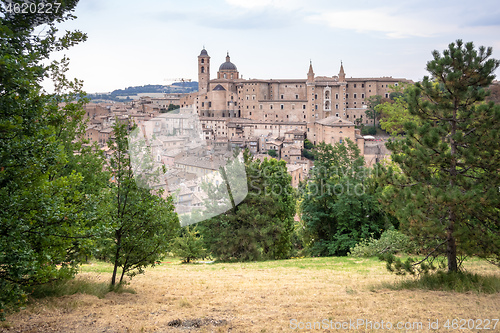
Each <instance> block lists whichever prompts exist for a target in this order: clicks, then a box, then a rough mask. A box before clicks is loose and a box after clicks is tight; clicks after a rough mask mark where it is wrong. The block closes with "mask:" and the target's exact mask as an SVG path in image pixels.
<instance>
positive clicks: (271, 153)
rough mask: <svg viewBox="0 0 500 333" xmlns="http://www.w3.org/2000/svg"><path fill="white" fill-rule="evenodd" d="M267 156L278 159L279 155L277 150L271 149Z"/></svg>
mask: <svg viewBox="0 0 500 333" xmlns="http://www.w3.org/2000/svg"><path fill="white" fill-rule="evenodd" d="M267 155H269V156H271V157H276V156H278V154H276V150H274V149H269V150H268V151H267Z"/></svg>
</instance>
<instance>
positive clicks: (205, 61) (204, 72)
mask: <svg viewBox="0 0 500 333" xmlns="http://www.w3.org/2000/svg"><path fill="white" fill-rule="evenodd" d="M209 80H210V56H209V55H208V53H207V50H205V47H203V50H201V53H200V55H199V56H198V93H199V94H204V93H206V92H208V81H209Z"/></svg>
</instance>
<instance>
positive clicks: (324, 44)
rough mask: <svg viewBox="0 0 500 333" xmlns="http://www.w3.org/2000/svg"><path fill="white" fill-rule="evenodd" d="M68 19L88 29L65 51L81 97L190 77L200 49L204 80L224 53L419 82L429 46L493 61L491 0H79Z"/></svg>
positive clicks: (274, 68)
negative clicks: (454, 46)
mask: <svg viewBox="0 0 500 333" xmlns="http://www.w3.org/2000/svg"><path fill="white" fill-rule="evenodd" d="M75 15H76V16H77V17H78V18H77V19H76V20H73V21H70V22H67V23H64V24H61V25H60V26H59V27H60V29H62V30H64V29H67V30H74V29H78V30H81V31H83V32H85V33H87V35H88V40H87V42H85V43H82V44H80V45H78V46H76V47H73V48H72V49H70V50H69V51H66V52H65V54H66V55H67V56H68V57H69V58H70V60H71V63H70V68H71V70H70V71H69V75H70V76H72V77H77V78H79V79H82V80H84V89H85V90H86V91H87V92H89V93H93V92H109V91H112V90H114V89H123V88H125V87H129V86H136V85H144V84H167V83H169V82H168V81H165V79H173V78H187V79H192V80H197V75H198V74H197V56H198V55H199V53H200V51H201V49H202V48H203V46H205V48H206V50H207V51H208V54H209V55H210V56H211V63H212V66H211V77H212V78H215V75H216V74H217V70H218V67H219V65H220V64H221V63H223V62H224V61H225V56H226V52H227V51H229V54H230V56H231V61H232V62H233V63H234V64H235V65H236V66H237V67H238V70H239V72H240V74H241V75H243V78H259V79H282V78H306V76H307V75H306V73H307V70H308V67H309V60H312V63H313V67H314V72H315V73H316V75H321V76H332V75H337V74H338V71H339V67H340V61H341V60H342V61H343V63H344V69H345V72H346V75H347V77H351V76H352V77H378V76H393V77H404V78H409V79H413V80H420V79H421V78H422V77H423V76H424V75H426V74H427V72H426V71H425V65H426V62H427V61H429V60H430V59H431V52H432V50H435V49H437V50H439V51H442V50H443V49H445V48H446V47H447V45H448V44H449V43H450V42H453V41H455V40H456V39H458V38H460V39H462V40H464V41H473V42H474V44H475V45H476V46H479V45H484V46H492V47H493V57H494V58H497V59H498V58H500V6H498V1H496V0H482V1H475V2H471V1H461V0H459V1H457V0H453V1H449V0H446V1H436V0H432V1H430V0H423V1H416V0H413V1H412V0H410V1H388V0H385V1H370V0H364V1H363V0H359V1H356V0H351V1H335V0H274V1H273V0H210V1H206V0H200V1H198V0H185V1H179V0H171V1H170V0H167V1H165V0H145V1H140V2H139V1H128V0H106V1H103V0H81V1H80V3H79V5H78V6H77V9H76V12H75ZM58 56H61V54H59V55H58ZM497 75H498V71H497Z"/></svg>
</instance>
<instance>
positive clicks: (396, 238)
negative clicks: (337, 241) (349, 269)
mask: <svg viewBox="0 0 500 333" xmlns="http://www.w3.org/2000/svg"><path fill="white" fill-rule="evenodd" d="M413 250H414V244H413V243H412V242H411V240H410V238H409V237H408V236H406V235H405V234H403V233H401V232H399V231H397V230H386V231H384V232H383V233H382V235H381V236H380V238H379V239H374V238H373V237H371V238H369V239H365V240H364V241H362V242H360V243H358V244H356V246H354V247H352V248H351V250H350V253H349V256H351V257H374V256H376V255H378V254H382V253H390V254H395V253H399V252H402V253H408V252H413Z"/></svg>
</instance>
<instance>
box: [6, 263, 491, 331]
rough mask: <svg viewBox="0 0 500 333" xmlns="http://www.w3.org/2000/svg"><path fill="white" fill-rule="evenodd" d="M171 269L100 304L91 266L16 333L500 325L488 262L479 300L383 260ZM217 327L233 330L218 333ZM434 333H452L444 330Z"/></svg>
mask: <svg viewBox="0 0 500 333" xmlns="http://www.w3.org/2000/svg"><path fill="white" fill-rule="evenodd" d="M164 261H165V263H164V264H161V265H159V266H156V267H154V268H150V269H147V270H146V274H144V275H138V276H136V277H134V279H133V280H132V281H131V282H130V284H129V286H128V287H132V288H133V289H134V290H135V291H136V294H131V293H121V294H120V293H114V292H108V293H106V294H104V296H99V295H102V294H100V291H99V290H101V288H102V286H107V285H108V283H109V281H110V279H111V268H112V267H111V265H109V264H106V263H100V262H95V263H92V264H88V265H83V266H82V268H81V273H80V274H79V275H78V276H77V278H76V279H75V280H74V281H75V282H74V283H75V285H73V286H71V285H68V286H66V287H64V288H67V289H66V292H67V294H66V295H65V296H56V295H57V293H53V294H52V295H53V297H48V298H42V299H34V300H33V304H32V305H30V306H28V307H27V308H26V309H24V310H22V311H20V312H18V313H14V314H12V315H10V316H9V317H8V318H7V319H8V325H10V326H11V328H10V330H15V331H37V330H38V328H40V327H51V329H52V330H54V331H59V332H70V331H75V330H76V331H82V332H84V331H85V332H87V331H88V332H99V331H106V330H112V331H117V332H126V331H130V332H141V331H144V332H152V331H158V332H179V331H180V328H178V327H173V326H169V323H172V322H173V321H175V320H180V321H182V322H183V323H184V322H193V323H194V322H196V323H198V322H199V323H207V324H203V325H202V326H200V327H198V328H196V330H195V331H196V332H200V333H203V332H228V331H231V332H233V333H234V332H280V331H283V332H288V331H290V321H291V320H292V319H297V320H298V321H301V322H314V321H321V320H323V319H328V320H333V321H342V320H347V321H348V320H350V319H352V320H355V319H358V318H362V319H365V320H373V321H381V320H384V321H385V322H387V321H392V322H394V323H395V322H398V321H404V322H406V321H421V322H423V323H424V324H425V323H427V322H428V321H429V320H432V321H435V320H436V319H439V321H440V322H441V320H446V319H453V318H490V319H492V318H498V304H499V302H500V294H499V293H498V292H496V293H487V292H488V290H491V289H488V288H490V287H488V286H489V285H494V286H496V283H497V282H495V281H498V278H499V276H500V274H499V270H498V269H497V268H495V267H494V266H492V265H489V264H487V263H485V262H484V261H480V260H470V261H468V262H466V263H465V265H466V268H467V271H468V272H469V273H470V274H472V275H471V276H470V277H469V278H467V279H466V280H464V281H463V282H462V285H463V286H467V284H468V282H467V281H468V280H470V281H472V282H473V281H475V280H474V279H475V278H474V277H473V275H474V274H477V275H478V276H480V277H484V279H482V278H479V281H483V282H481V283H482V286H483V287H481V288H479V287H477V286H476V287H473V288H472V289H471V288H469V287H468V288H469V289H467V288H465V287H464V288H462V289H463V290H464V291H465V290H472V292H470V291H469V292H463V293H458V292H456V291H447V289H444V288H441V289H439V290H433V289H432V288H429V287H428V286H426V285H427V284H428V285H430V284H431V282H426V283H425V284H426V285H424V286H417V287H415V288H413V286H412V287H411V289H406V287H405V288H403V285H400V284H401V283H404V281H410V282H411V281H412V280H415V279H408V278H402V277H399V276H395V275H393V274H391V273H389V272H388V271H387V270H386V269H385V263H384V262H380V261H378V259H375V258H350V257H343V258H300V259H290V260H280V261H265V262H249V263H213V264H195V265H191V264H181V262H180V260H179V259H178V258H168V259H166V260H164ZM166 262H169V263H166ZM489 277H491V279H490V278H489ZM481 279H482V280H481ZM490 280H491V281H490ZM485 281H489V282H485ZM408 283H409V282H408ZM495 288H497V287H495ZM86 289H90V291H85V290H86ZM92 290H94V291H92ZM96 290H97V291H96ZM449 290H460V288H456V287H454V288H453V289H449ZM58 292H61V291H58ZM82 292H88V293H85V294H84V293H82ZM216 322H222V323H224V324H221V325H219V326H216V325H215V324H213V323H216ZM210 323H212V324H210ZM7 329H8V328H6V330H7ZM0 331H2V328H0ZM358 331H365V330H358ZM435 331H436V332H447V330H446V329H444V328H440V329H438V330H435Z"/></svg>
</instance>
